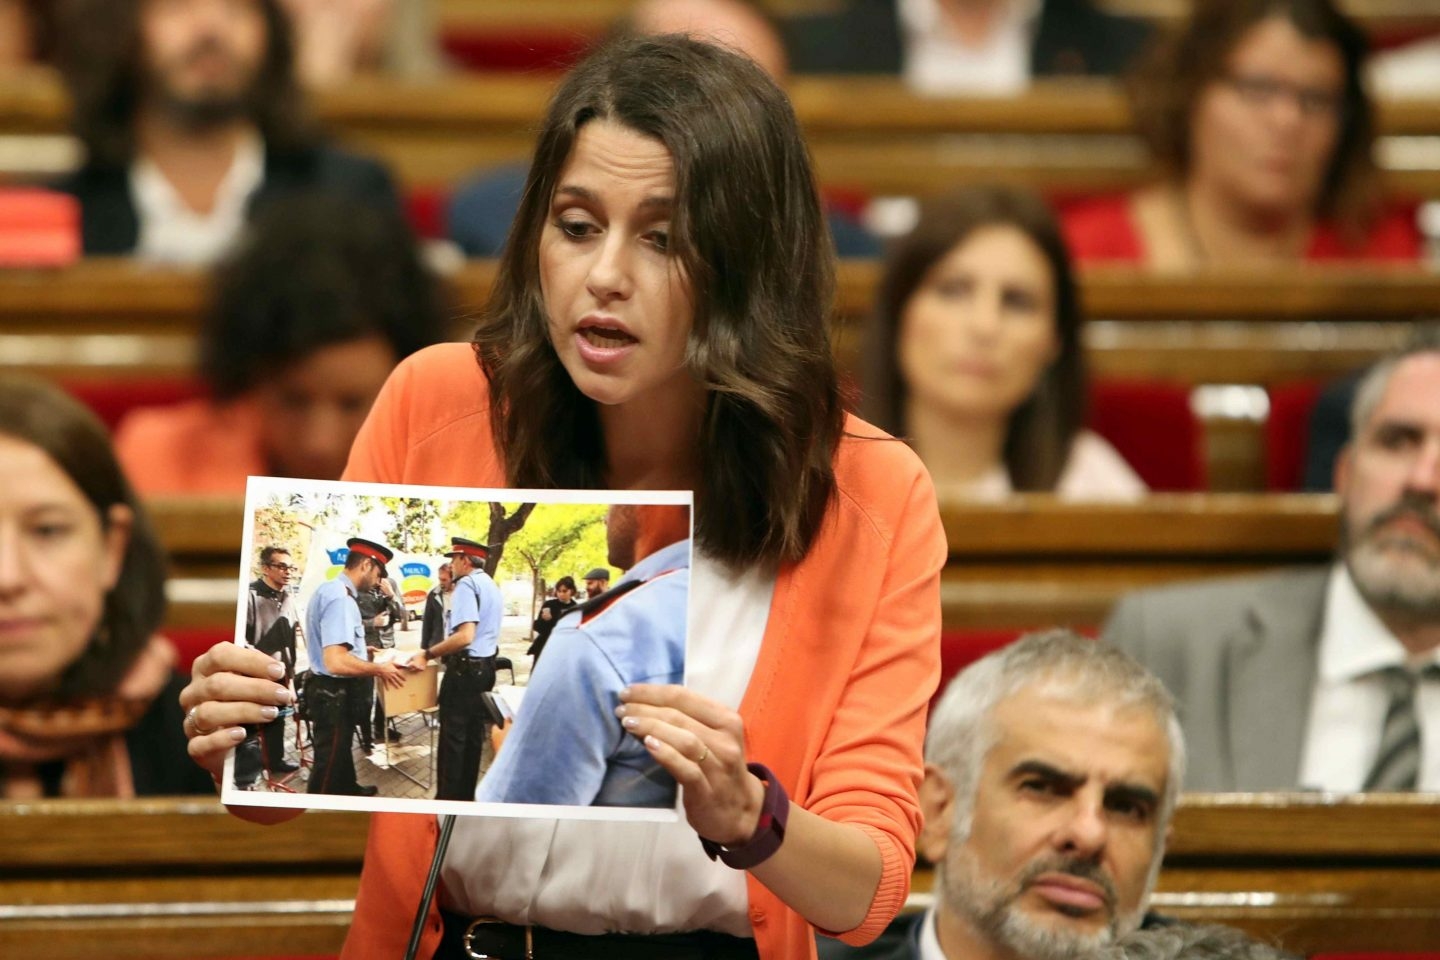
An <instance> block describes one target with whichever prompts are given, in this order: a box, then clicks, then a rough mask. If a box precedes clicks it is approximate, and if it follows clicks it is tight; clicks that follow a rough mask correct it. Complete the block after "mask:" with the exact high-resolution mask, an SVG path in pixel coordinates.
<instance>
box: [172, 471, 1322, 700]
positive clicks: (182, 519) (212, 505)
mask: <svg viewBox="0 0 1440 960" xmlns="http://www.w3.org/2000/svg"><path fill="white" fill-rule="evenodd" d="M149 507H150V510H151V514H152V518H153V519H154V521H155V524H156V527H157V529H158V531H159V534H160V538H161V540H162V541H163V542H164V544H165V546H166V548H167V550H168V552H169V554H170V558H171V575H172V581H171V586H170V589H171V609H170V618H169V621H168V624H167V631H168V632H169V633H170V635H171V636H172V638H174V639H176V640H178V641H179V642H180V643H181V645H182V656H183V657H184V658H185V659H184V663H185V664H186V665H188V663H189V660H190V659H191V658H193V657H194V656H195V655H196V654H198V653H199V652H200V651H201V650H203V649H205V648H206V647H208V646H209V645H210V644H211V643H214V642H215V641H217V640H221V639H228V638H229V637H230V636H231V634H232V632H233V628H234V623H235V610H236V602H237V600H238V597H239V589H240V584H241V583H242V582H244V580H245V579H248V577H247V573H248V567H246V569H245V570H242V569H241V566H242V562H243V560H242V558H241V556H240V541H241V530H242V527H243V512H244V511H243V505H242V504H241V503H239V502H238V501H235V500H228V499H199V498H177V499H158V500H154V501H151V503H150V504H149ZM941 517H942V520H943V522H944V525H945V533H946V539H947V542H948V544H949V556H948V559H947V561H946V565H945V569H944V571H943V573H942V575H941V585H940V599H941V609H942V621H943V627H944V631H945V635H944V645H943V646H944V653H943V658H944V676H945V677H946V678H948V677H949V676H951V675H953V674H954V672H956V671H957V670H959V669H960V668H962V667H963V666H965V665H966V664H967V663H969V662H970V661H971V660H973V659H975V658H976V657H977V656H980V655H982V654H984V653H986V652H988V651H989V650H991V649H993V648H995V647H996V646H999V645H1000V644H1003V643H1005V642H1008V641H1009V640H1010V639H1012V638H1013V637H1014V636H1015V634H1016V633H1018V632H1019V631H1021V630H1024V629H1030V628H1039V627H1046V626H1071V627H1077V628H1081V629H1084V630H1086V631H1089V632H1093V631H1094V630H1095V629H1096V628H1097V627H1098V626H1099V625H1100V624H1101V623H1103V621H1104V619H1105V616H1106V614H1107V613H1108V612H1109V610H1110V607H1111V606H1112V605H1113V604H1114V603H1115V601H1116V600H1117V599H1118V598H1119V597H1120V595H1122V594H1123V593H1126V592H1128V591H1130V590H1135V589H1138V588H1141V587H1147V586H1153V585H1156V584H1161V583H1169V582H1174V581H1179V580H1189V579H1196V578H1202V577H1221V576H1230V575H1239V574H1244V573H1249V572H1253V571H1256V570H1263V569H1270V568H1277V567H1283V566H1303V565H1315V564H1324V563H1327V562H1329V560H1330V557H1331V554H1332V552H1333V550H1334V546H1335V542H1336V535H1337V531H1338V524H1339V519H1338V513H1337V505H1336V499H1335V497H1333V496H1331V495H1326V494H1289V495H1265V494H1260V495H1242V494H1218V495H1217V494H1168V495H1167V494H1159V495H1154V496H1151V497H1149V498H1147V499H1146V500H1144V501H1142V502H1139V503H1134V504H1074V503H1064V502H1060V501H1058V500H1056V499H1055V498H1053V497H1049V496H1043V495H1027V496H1020V497H1016V498H1014V499H1013V500H1011V501H1008V502H1006V503H1004V504H998V505H980V504H967V503H956V502H946V503H944V504H942V505H941Z"/></svg>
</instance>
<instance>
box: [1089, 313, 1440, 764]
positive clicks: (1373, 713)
mask: <svg viewBox="0 0 1440 960" xmlns="http://www.w3.org/2000/svg"><path fill="white" fill-rule="evenodd" d="M1351 420H1352V439H1351V440H1350V443H1349V444H1348V445H1347V446H1346V448H1345V450H1344V451H1343V452H1342V454H1341V456H1340V459H1339V460H1338V461H1337V462H1336V465H1335V490H1336V492H1337V493H1338V494H1339V496H1340V508H1341V524H1340V543H1339V547H1338V550H1337V555H1336V560H1335V563H1334V564H1333V565H1332V566H1331V567H1329V568H1327V569H1318V570H1300V571H1285V572H1280V573H1273V574H1269V575H1261V576H1253V577H1246V578H1241V579H1235V580H1221V581H1215V582H1211V583H1204V584H1198V585H1185V586H1178V587H1167V588H1162V589H1158V590H1149V591H1144V592H1141V593H1139V594H1136V595H1135V596H1133V597H1130V598H1127V599H1126V600H1124V601H1123V602H1122V603H1121V604H1120V605H1119V607H1117V609H1116V611H1115V613H1114V615H1113V616H1112V618H1111V620H1110V623H1109V624H1108V626H1107V627H1106V630H1105V636H1106V638H1107V639H1110V640H1111V641H1113V642H1114V643H1116V644H1117V645H1118V646H1120V647H1122V648H1123V649H1125V650H1127V651H1129V652H1130V653H1132V654H1133V655H1134V656H1135V657H1136V658H1137V659H1139V660H1140V661H1141V662H1142V663H1144V664H1146V665H1147V666H1148V667H1149V668H1150V669H1152V670H1154V671H1155V673H1156V674H1158V675H1159V676H1160V678H1161V679H1162V680H1164V681H1165V683H1166V685H1167V686H1168V687H1169V688H1170V689H1171V690H1173V691H1174V692H1175V695H1176V698H1177V699H1178V700H1179V702H1180V704H1181V713H1182V714H1183V715H1184V717H1185V733H1186V736H1187V738H1188V740H1189V742H1190V748H1191V765H1190V769H1191V777H1190V785H1191V786H1192V787H1193V788H1195V789H1198V790H1245V791H1251V790H1287V789H1295V788H1300V789H1315V790H1327V791H1355V790H1415V789H1420V790H1440V504H1437V500H1440V336H1435V335H1434V331H1430V332H1428V333H1427V334H1425V335H1424V336H1422V337H1418V338H1416V339H1415V340H1414V341H1413V342H1412V343H1411V344H1410V345H1409V346H1408V347H1406V348H1405V349H1404V350H1402V351H1400V352H1399V353H1397V354H1394V355H1392V356H1390V357H1387V358H1386V359H1384V360H1382V361H1381V362H1380V363H1378V364H1376V365H1375V367H1374V368H1372V369H1371V370H1370V372H1369V373H1367V374H1366V376H1365V378H1364V379H1363V380H1362V381H1361V383H1360V386H1359V389H1358V390H1357V391H1356V395H1355V403H1354V405H1353V407H1352V409H1351Z"/></svg>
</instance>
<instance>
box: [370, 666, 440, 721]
mask: <svg viewBox="0 0 1440 960" xmlns="http://www.w3.org/2000/svg"><path fill="white" fill-rule="evenodd" d="M375 682H376V683H377V684H379V683H380V681H378V680H377V681H375ZM382 689H383V690H384V694H383V697H384V704H385V716H387V717H394V716H398V715H399V714H402V713H414V712H415V711H417V710H425V709H427V708H429V707H433V706H435V705H436V704H437V703H438V702H439V697H440V667H439V665H437V664H433V663H432V664H431V665H429V666H428V667H426V668H425V669H424V670H419V671H411V670H407V671H405V683H404V684H403V685H401V686H398V687H386V686H383V685H382Z"/></svg>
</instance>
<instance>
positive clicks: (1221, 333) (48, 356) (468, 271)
mask: <svg viewBox="0 0 1440 960" xmlns="http://www.w3.org/2000/svg"><path fill="white" fill-rule="evenodd" d="M495 269H496V264H495V262H494V261H471V262H469V263H467V264H466V265H465V266H464V267H463V268H462V269H461V270H460V271H459V272H458V273H457V274H455V275H454V276H453V277H451V278H450V279H451V282H452V285H453V289H454V300H455V303H456V307H457V309H456V314H455V315H456V317H457V319H456V321H455V324H454V326H453V327H452V328H451V334H452V336H454V337H455V338H456V339H465V338H467V337H468V335H469V333H470V329H471V327H470V321H469V319H468V318H469V317H470V316H472V315H473V311H474V310H475V309H476V308H477V307H479V306H480V305H481V304H483V303H484V301H485V298H486V296H487V294H488V292H489V290H490V286H491V284H492V283H493V281H494V275H495ZM879 275H880V265H879V264H877V263H874V262H871V261H846V262H844V263H842V264H841V266H840V271H839V277H838V280H839V284H838V290H837V293H838V297H837V303H836V324H835V343H836V348H837V351H838V354H839V359H840V363H841V366H842V368H844V369H847V370H851V371H855V370H856V369H857V366H858V362H859V361H858V358H859V355H860V350H861V340H862V339H863V329H864V324H865V323H866V321H867V319H868V317H869V316H870V313H871V310H872V309H873V308H872V303H873V291H874V289H875V286H876V284H877V283H878V281H879ZM1081 286H1082V293H1083V296H1084V299H1085V302H1086V304H1087V305H1088V309H1089V311H1090V315H1091V317H1092V318H1093V319H1092V320H1091V323H1090V325H1089V327H1088V329H1087V331H1086V346H1087V349H1088V350H1089V354H1090V361H1091V369H1092V371H1093V373H1094V374H1095V375H1096V376H1099V377H1108V378H1117V377H1122V378H1134V379H1158V380H1169V381H1173V382H1178V383H1189V384H1203V383H1237V382H1238V383H1260V384H1268V383H1276V382H1284V381H1288V380H1295V379H1325V378H1330V377H1334V376H1339V375H1341V374H1344V373H1348V372H1349V371H1351V370H1354V369H1357V368H1358V367H1360V366H1363V365H1364V364H1365V363H1368V362H1369V361H1370V360H1372V359H1374V358H1375V357H1376V356H1377V355H1379V354H1381V353H1383V352H1385V351H1386V350H1389V349H1392V348H1393V347H1394V346H1395V345H1396V344H1398V343H1399V342H1400V341H1401V340H1402V339H1403V338H1404V336H1405V334H1406V333H1407V332H1408V330H1409V324H1410V323H1411V322H1413V321H1415V320H1418V319H1423V318H1433V317H1436V316H1440V276H1437V275H1435V274H1430V273H1426V272H1423V271H1420V270H1413V269H1411V270H1403V269H1391V270H1374V269H1371V270H1360V269H1354V268H1350V269H1345V268H1326V269H1324V270H1311V269H1304V268H1297V269H1293V270H1283V271H1276V272H1273V273H1266V274H1263V275H1262V274H1243V273H1233V272H1219V273H1211V274H1204V275H1198V276H1191V277H1156V276H1151V275H1147V274H1145V273H1143V272H1140V271H1137V270H1134V269H1125V268H1114V267H1106V268H1091V269H1087V270H1085V271H1083V272H1082V273H1081ZM204 297H205V279H204V277H203V276H202V275H201V274H198V273H189V272H183V271H181V272H177V271H171V270H158V269H147V268H145V267H142V266H139V265H137V264H134V263H132V262H129V261H123V260H104V259H94V260H87V261H85V262H83V263H80V264H77V265H75V266H74V267H71V268H67V269H64V270H59V271H24V270H14V271H0V358H3V359H0V365H3V366H10V367H20V368H26V369H31V370H36V371H39V372H42V373H47V374H51V375H54V376H60V377H68V378H83V377H93V376H105V377H115V376H134V375H142V376H143V375H156V374H168V375H172V376H173V375H175V374H180V373H185V372H188V371H189V370H190V369H192V365H193V362H194V354H195V331H196V329H197V328H198V325H199V320H200V314H201V311H202V309H203V304H204Z"/></svg>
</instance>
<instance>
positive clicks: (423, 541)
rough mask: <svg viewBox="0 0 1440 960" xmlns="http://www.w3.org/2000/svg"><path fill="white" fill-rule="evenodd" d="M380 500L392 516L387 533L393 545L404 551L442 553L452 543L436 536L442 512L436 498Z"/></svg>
mask: <svg viewBox="0 0 1440 960" xmlns="http://www.w3.org/2000/svg"><path fill="white" fill-rule="evenodd" d="M380 503H381V504H382V505H383V507H384V510H385V512H386V514H387V515H388V516H389V517H390V522H389V525H388V527H387V528H386V535H387V537H388V538H389V542H390V544H391V545H392V546H395V547H399V548H400V550H402V551H404V552H405V553H443V552H444V551H445V549H446V548H448V547H449V545H450V544H449V541H447V540H440V541H438V542H437V540H436V535H437V531H438V530H439V528H440V526H441V524H440V521H441V516H440V505H439V504H438V503H436V502H435V501H434V500H420V499H417V498H414V497H381V498H380Z"/></svg>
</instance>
